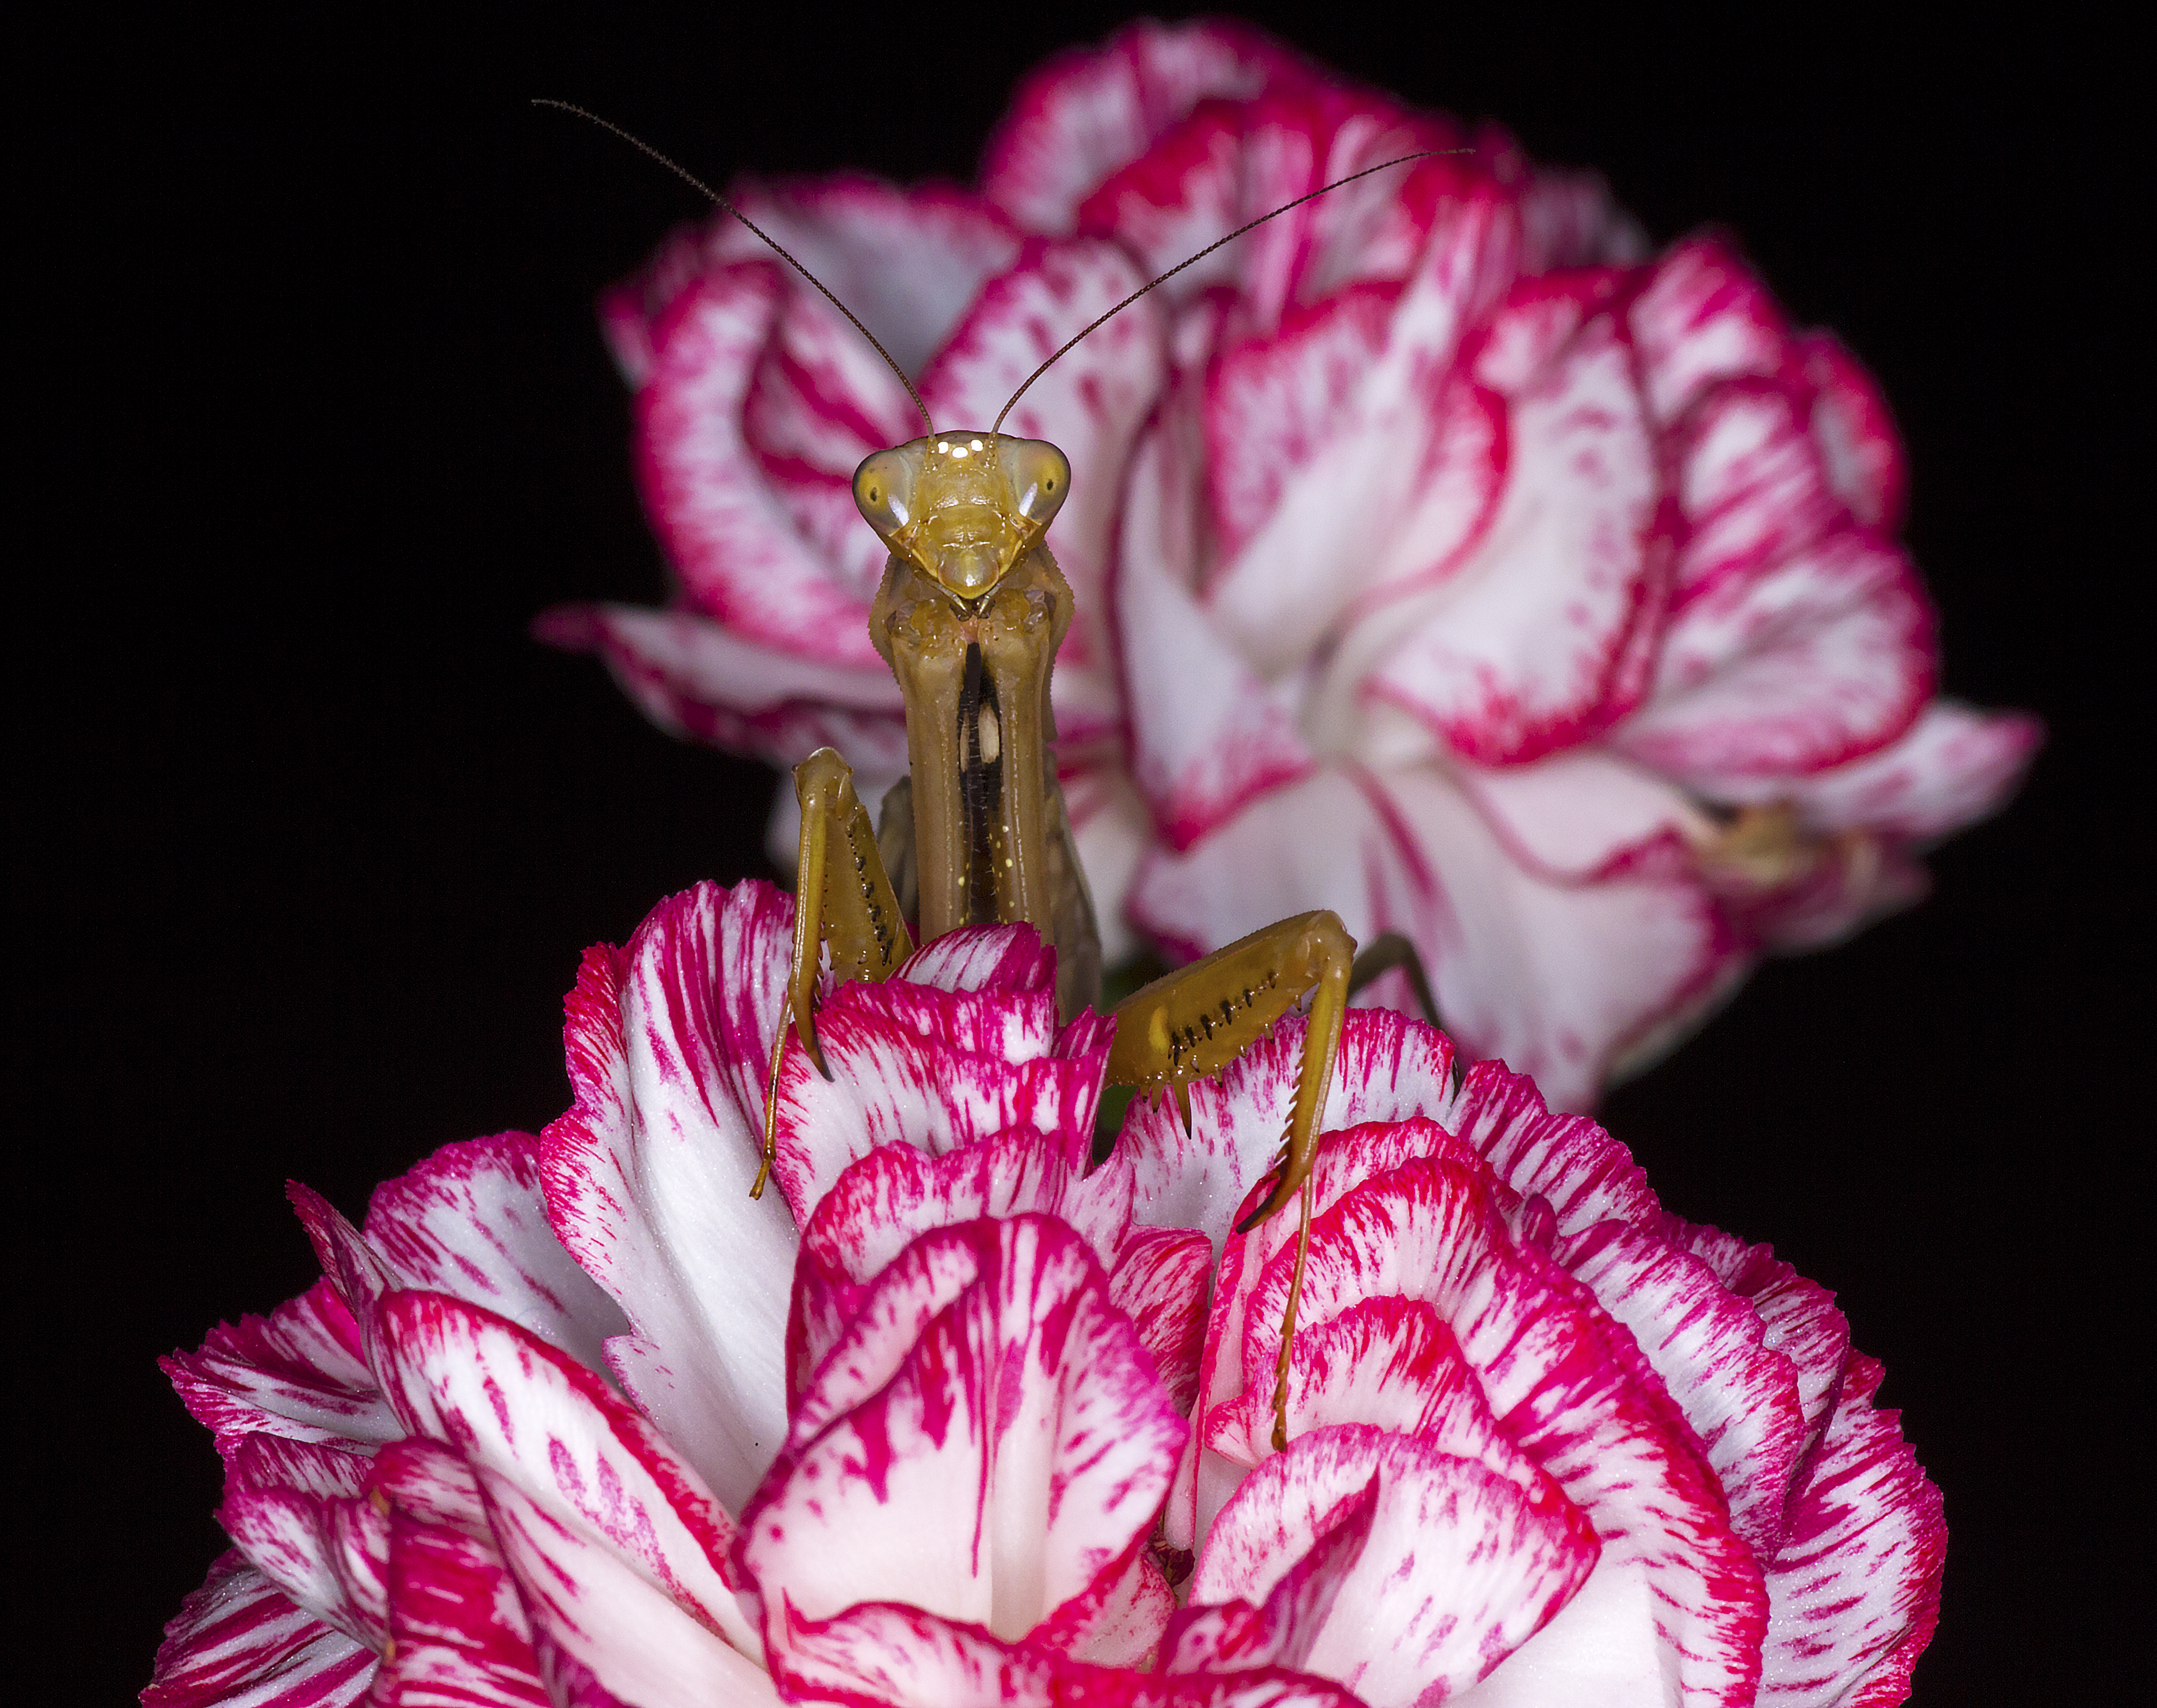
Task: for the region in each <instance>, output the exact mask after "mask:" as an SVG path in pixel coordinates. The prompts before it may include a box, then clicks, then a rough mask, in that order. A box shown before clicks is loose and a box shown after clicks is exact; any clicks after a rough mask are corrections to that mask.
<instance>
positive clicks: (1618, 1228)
mask: <svg viewBox="0 0 2157 1708" xmlns="http://www.w3.org/2000/svg"><path fill="white" fill-rule="evenodd" d="M1557 1257H1558V1260H1559V1261H1560V1262H1561V1263H1563V1264H1564V1265H1565V1267H1566V1268H1567V1269H1568V1271H1569V1272H1570V1273H1572V1274H1573V1276H1574V1278H1577V1279H1578V1280H1581V1281H1583V1282H1585V1283H1587V1284H1588V1289H1589V1290H1590V1291H1592V1292H1593V1294H1595V1298H1596V1302H1597V1303H1598V1304H1600V1305H1601V1306H1602V1307H1603V1309H1604V1310H1605V1311H1607V1312H1609V1314H1610V1316H1611V1318H1612V1319H1613V1320H1614V1321H1617V1322H1620V1323H1623V1324H1624V1325H1625V1326H1626V1328H1628V1329H1629V1330H1631V1331H1632V1335H1633V1339H1634V1342H1635V1343H1636V1344H1637V1345H1639V1346H1640V1351H1641V1353H1642V1355H1643V1356H1645V1358H1646V1359H1647V1361H1648V1362H1649V1364H1650V1366H1652V1367H1653V1368H1654V1370H1655V1374H1656V1375H1657V1376H1660V1377H1661V1378H1662V1380H1663V1386H1664V1387H1665V1389H1666V1390H1667V1391H1668V1392H1669V1394H1670V1396H1671V1398H1672V1399H1674V1400H1676V1402H1677V1403H1678V1406H1679V1407H1680V1409H1681V1410H1682V1411H1683V1412H1684V1413H1685V1416H1686V1422H1688V1423H1690V1424H1691V1425H1692V1428H1693V1433H1695V1434H1696V1435H1697V1436H1698V1437H1699V1438H1700V1443H1701V1446H1702V1447H1703V1448H1706V1449H1707V1458H1708V1463H1709V1464H1712V1466H1714V1468H1715V1473H1716V1475H1717V1477H1719V1478H1720V1479H1722V1489H1723V1493H1724V1494H1725V1495H1726V1496H1727V1497H1728V1500H1729V1502H1730V1523H1731V1527H1732V1529H1733V1530H1735V1531H1737V1535H1738V1536H1739V1538H1740V1539H1741V1540H1742V1541H1743V1542H1744V1543H1745V1545H1746V1546H1748V1547H1749V1548H1751V1549H1752V1550H1753V1553H1754V1555H1755V1556H1758V1557H1759V1558H1761V1559H1768V1558H1770V1557H1772V1556H1773V1553H1774V1551H1775V1546H1776V1545H1777V1543H1778V1542H1779V1541H1781V1539H1782V1535H1783V1522H1784V1503H1785V1502H1786V1501H1787V1500H1788V1499H1789V1494H1790V1489H1791V1485H1792V1483H1793V1481H1794V1479H1795V1477H1796V1475H1797V1470H1798V1464H1799V1455H1800V1454H1801V1453H1803V1452H1804V1447H1805V1416H1804V1410H1803V1408H1802V1407H1800V1405H1799V1399H1798V1381H1797V1371H1796V1368H1795V1366H1794V1365H1793V1364H1792V1363H1791V1362H1790V1361H1789V1359H1788V1358H1786V1357H1784V1356H1783V1355H1782V1354H1781V1353H1779V1352H1778V1351H1776V1350H1774V1349H1773V1347H1772V1346H1769V1345H1768V1344H1767V1331H1766V1329H1765V1328H1764V1326H1763V1324H1762V1323H1761V1320H1760V1317H1759V1314H1758V1312H1756V1311H1755V1310H1754V1309H1753V1308H1752V1307H1751V1306H1750V1305H1749V1304H1747V1303H1746V1301H1745V1300H1744V1299H1742V1298H1741V1297H1739V1296H1738V1295H1737V1294H1734V1293H1732V1292H1730V1291H1729V1290H1728V1289H1726V1288H1725V1287H1724V1286H1723V1284H1722V1282H1721V1281H1720V1280H1719V1279H1718V1278H1717V1276H1716V1274H1715V1273H1714V1271H1713V1270H1712V1269H1711V1268H1709V1267H1708V1266H1707V1264H1706V1263H1703V1262H1702V1261H1701V1259H1700V1258H1696V1257H1694V1256H1693V1255H1692V1254H1691V1253H1688V1252H1686V1251H1683V1250H1681V1249H1680V1248H1678V1247H1676V1246H1675V1245H1673V1244H1671V1242H1669V1241H1667V1240H1665V1239H1662V1238H1660V1237H1657V1236H1656V1235H1655V1234H1654V1233H1651V1232H1645V1231H1644V1230H1642V1229H1640V1228H1636V1227H1627V1226H1626V1225H1625V1224H1624V1223H1623V1222H1603V1223H1601V1224H1599V1225H1598V1226H1597V1227H1593V1228H1590V1229H1589V1230H1588V1232H1586V1233H1584V1234H1583V1235H1582V1236H1581V1237H1579V1238H1578V1239H1576V1240H1573V1241H1570V1242H1567V1243H1566V1244H1565V1245H1563V1246H1562V1247H1561V1248H1559V1249H1558V1252H1557Z"/></svg>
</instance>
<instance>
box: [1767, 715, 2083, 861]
mask: <svg viewBox="0 0 2157 1708" xmlns="http://www.w3.org/2000/svg"><path fill="white" fill-rule="evenodd" d="M2044 739H2045V727H2044V725H2043V724H2042V723H2040V722H2039V721H2038V720H2037V719H2036V718H2032V717H2031V716H2030V715H2029V714H2028V713H2021V712H1979V711H1978V710H1976V709H1975V708H1974V707H1970V706H1967V705H1964V703H1963V702H1961V701H1959V700H1948V699H1942V700H1935V701H1934V702H1933V703H1932V704H1931V705H1929V706H1928V707H1926V708H1925V709H1924V711H1923V713H1921V714H1919V716H1918V720H1917V722H1916V723H1912V725H1911V726H1910V727H1909V728H1907V730H1905V731H1904V732H1903V733H1902V736H1901V738H1899V739H1897V740H1896V741H1892V742H1890V743H1888V744H1887V746H1886V747H1884V748H1882V749H1879V750H1878V751H1877V752H1875V753H1871V754H1866V755H1865V756H1864V757H1863V758H1862V759H1853V760H1851V762H1850V763H1849V764H1843V765H1837V766H1835V767H1834V768H1832V769H1829V770H1825V771H1817V772H1815V773H1814V774H1812V775H1811V776H1809V777H1799V778H1792V779H1788V780H1787V781H1786V782H1785V783H1784V785H1783V788H1782V795H1783V796H1784V798H1788V799H1790V800H1795V801H1796V802H1797V803H1798V806H1799V810H1800V811H1801V812H1802V813H1803V814H1804V818H1805V821H1806V822H1807V823H1809V824H1811V825H1815V826H1819V827H1820V829H1822V830H1830V831H1834V830H1843V829H1846V828H1851V827H1861V828H1863V829H1866V830H1869V831H1879V832H1883V833H1885V834H1887V835H1889V836H1907V837H1908V838H1910V839H1911V840H1912V841H1917V842H1921V843H1922V842H1930V841H1934V840H1936V839H1938V837H1941V836H1946V835H1948V834H1949V832H1950V831H1959V830H1960V829H1961V828H1962V827H1963V826H1965V825H1969V824H1974V823H1976V822H1977V821H1979V819H1982V818H1987V817H1990V815H1992V814H1994V813H1995V812H1997V811H1999V810H2000V808H2001V807H2002V806H2004V805H2006V804H2007V800H2008V798H2009V797H2010V795H2013V794H2014V792H2015V789H2016V788H2017V787H2018V786H2020V785H2021V781H2022V774H2023V773H2024V772H2025V771H2026V769H2028V768H2029V764H2030V761H2031V759H2033V758H2035V757H2036V752H2037V749H2038V748H2039V747H2040V746H2041V744H2042V743H2043V742H2044Z"/></svg>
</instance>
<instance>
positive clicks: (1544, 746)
mask: <svg viewBox="0 0 2157 1708" xmlns="http://www.w3.org/2000/svg"><path fill="white" fill-rule="evenodd" d="M1505 334H1506V327H1505V325H1504V323H1503V322H1501V323H1500V324H1499V326H1498V327H1496V328H1495V329H1494V331H1493V332H1492V334H1491V336H1492V338H1493V340H1494V342H1497V341H1499V340H1501V339H1502V338H1503V337H1504V336H1505ZM1632 361H1633V358H1632V352H1630V350H1629V349H1628V348H1627V347H1626V346H1625V344H1624V341H1623V339H1622V338H1621V337H1619V334H1618V332H1617V330H1616V327H1614V323H1613V322H1612V321H1611V319H1610V318H1609V316H1597V317H1596V318H1593V319H1592V320H1590V321H1588V323H1587V324H1586V325H1585V326H1583V327H1581V328H1580V329H1579V330H1578V332H1576V333H1575V334H1574V336H1573V338H1572V339H1571V340H1570V341H1569V342H1568V343H1567V345H1566V346H1565V347H1564V348H1563V349H1562V352H1558V353H1557V355H1556V356H1555V357H1554V358H1552V360H1551V361H1550V363H1548V365H1547V366H1546V367H1543V368H1540V370H1539V371H1537V372H1535V373H1532V375H1529V376H1526V377H1525V378H1524V379H1523V380H1522V381H1521V382H1518V383H1515V384H1514V385H1512V386H1511V387H1509V388H1507V396H1506V405H1507V407H1506V427H1507V431H1508V435H1509V443H1508V445H1507V447H1506V452H1505V460H1506V487H1505V491H1504V494H1503V496H1501V498H1500V500H1499V505H1498V511H1497V514H1496V515H1495V517H1493V518H1492V519H1491V521H1490V523H1489V525H1488V527H1486V528H1485V530H1484V532H1483V533H1482V535H1481V538H1480V540H1479V541H1478V542H1477V543H1476V544H1475V547H1474V548H1471V549H1470V551H1469V552H1468V553H1466V554H1465V556H1464V557H1463V558H1461V559H1460V560H1459V563H1457V564H1456V566H1455V567H1454V568H1453V569H1452V571H1451V573H1450V574H1448V575H1447V576H1446V578H1445V579H1444V582H1443V583H1442V584H1441V585H1440V586H1439V588H1438V589H1436V590H1435V591H1434V592H1432V593H1430V594H1424V595H1423V596H1422V597H1420V598H1419V599H1417V600H1416V601H1415V602H1414V606H1415V608H1414V609H1413V611H1412V612H1411V611H1409V610H1405V609H1403V607H1400V606H1388V607H1385V608H1382V610H1380V612H1379V613H1377V615H1375V616H1373V617H1372V618H1371V619H1369V620H1371V621H1374V622H1377V623H1381V624H1387V625H1403V624H1412V625H1413V633H1412V638H1410V639H1408V640H1407V641H1406V643H1405V644H1404V645H1403V646H1400V647H1399V648H1398V651H1395V652H1394V653H1393V655H1392V656H1391V657H1389V658H1387V660H1386V661H1385V662H1384V663H1383V664H1382V665H1381V666H1379V668H1378V669H1377V671H1375V672H1374V674H1373V676H1372V689H1371V691H1372V692H1375V693H1378V694H1382V695H1383V696H1385V697H1387V698H1388V699H1391V700H1393V701H1394V702H1397V703H1398V704H1400V705H1403V706H1405V707H1408V709H1410V710H1411V711H1413V712H1414V713H1416V714H1417V715H1418V717H1420V718H1424V719H1425V720H1427V721H1428V722H1429V723H1430V725H1431V727H1432V728H1434V729H1435V730H1437V731H1438V732H1439V733H1440V734H1442V735H1443V736H1444V738H1446V740H1447V741H1448V742H1449V743H1451V744H1452V746H1453V748H1454V750H1455V751H1456V752H1458V753H1459V754H1461V755H1462V756H1464V757H1465V758H1467V759H1473V760H1475V761H1476V762H1478V763H1480V764H1517V763H1520V762H1521V761H1522V760H1526V759H1537V758H1540V757H1542V755H1543V754H1547V753H1549V752H1551V751H1552V750H1553V749H1557V748H1561V747H1565V746H1570V745H1572V744H1573V743H1577V742H1578V741H1581V740H1582V739H1583V738H1587V737H1588V736H1592V735H1593V734H1594V733H1597V732H1598V730H1599V729H1601V728H1604V726H1606V725H1607V724H1608V723H1609V722H1610V721H1612V720H1613V719H1614V718H1616V717H1618V716H1619V715H1621V714H1622V713H1624V711H1625V710H1627V709H1628V707H1629V705H1630V703H1631V702H1632V701H1633V700H1634V697H1637V695H1638V694H1639V692H1640V687H1641V684H1642V680H1643V677H1644V676H1645V666H1646V664H1647V661H1648V659H1647V654H1646V651H1645V644H1646V642H1647V641H1648V640H1649V639H1650V636H1651V635H1652V628H1653V625H1654V624H1655V620H1656V618H1657V616H1658V615H1659V606H1660V599H1661V597H1662V578H1663V577H1664V575H1665V574H1666V573H1667V566H1666V563H1665V548H1664V544H1663V543H1662V541H1661V539H1660V537H1659V535H1658V533H1657V506H1658V502H1659V498H1660V492H1659V479H1658V471H1657V468H1656V466H1655V445H1654V442H1653V438H1652V435H1651V433H1650V429H1649V425H1648V423H1647V421H1646V419H1645V416H1644V413H1643V410H1642V407H1641V400H1640V391H1639V387H1638V383H1637V382H1636V381H1635V379H1634V372H1633V365H1632ZM1396 632H1398V629H1396Z"/></svg>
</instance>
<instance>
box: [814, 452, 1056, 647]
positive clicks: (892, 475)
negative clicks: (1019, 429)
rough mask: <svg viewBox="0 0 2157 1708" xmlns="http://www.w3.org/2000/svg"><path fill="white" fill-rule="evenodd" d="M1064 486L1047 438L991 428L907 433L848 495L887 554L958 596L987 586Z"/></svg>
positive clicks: (1018, 554) (1043, 520) (991, 587)
mask: <svg viewBox="0 0 2157 1708" xmlns="http://www.w3.org/2000/svg"><path fill="white" fill-rule="evenodd" d="M1070 490H1071V465H1070V464H1069V463H1068V461H1066V460H1065V459H1064V455H1063V452H1062V451H1060V450H1058V449H1057V448H1056V447H1055V446H1054V445H1051V444H1049V443H1048V440H1045V439H1012V438H1009V437H1006V436H1005V435H1000V434H996V433H993V432H991V433H973V432H960V433H938V434H934V435H931V436H929V438H926V439H916V440H910V441H909V442H908V443H907V444H904V445H898V446H896V447H895V448H893V450H880V451H878V452H877V454H876V455H874V456H872V457H870V458H868V459H867V460H866V461H864V462H863V463H862V466H860V467H859V468H858V469H857V470H855V471H854V502H855V504H856V505H857V506H858V507H860V510H861V512H862V517H863V518H864V519H865V520H866V521H867V523H868V525H869V526H870V527H873V528H874V529H875V530H876V531H877V534H878V538H881V539H882V540H883V543H884V544H885V545H887V546H888V547H889V548H891V553H892V555H893V557H894V558H899V559H901V560H902V561H903V562H905V563H908V564H909V565H911V566H912V567H913V568H915V569H918V570H919V571H920V572H921V574H924V575H925V576H927V577H928V578H929V580H931V581H932V582H934V583H935V584H936V585H937V586H939V587H940V588H942V589H944V591H945V592H946V593H948V594H950V595H951V597H952V598H953V599H955V600H959V601H960V602H962V603H965V604H972V603H975V602H976V601H979V600H981V599H986V598H987V597H988V596H989V594H991V593H993V592H995V591H996V588H997V586H998V585H999V584H1001V582H1002V581H1003V579H1004V578H1005V577H1006V575H1008V574H1011V572H1012V568H1013V567H1014V566H1015V565H1017V563H1018V562H1019V560H1020V559H1021V558H1024V557H1025V555H1026V554H1027V551H1028V550H1029V549H1031V548H1032V547H1033V545H1034V544H1035V543H1037V542H1038V541H1039V539H1040V538H1041V536H1042V531H1043V530H1045V529H1046V528H1047V527H1048V523H1049V519H1050V518H1051V517H1053V516H1054V515H1055V514H1056V512H1057V511H1058V509H1059V508H1060V507H1062V505H1063V496H1064V494H1065V493H1067V492H1068V491H1070Z"/></svg>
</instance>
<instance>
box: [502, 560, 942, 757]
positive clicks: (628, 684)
mask: <svg viewBox="0 0 2157 1708" xmlns="http://www.w3.org/2000/svg"><path fill="white" fill-rule="evenodd" d="M856 525H857V526H859V523H858V521H857V523H856ZM533 630H534V632H535V633H536V634H537V635H538V637H539V638H540V639H541V640H544V641H546V642H547V643H548V645H549V646H559V647H562V648H564V650H565V651H573V652H596V653H598V654H599V655H600V656H601V657H602V658H604V659H605V661H606V665H607V668H608V669H609V670H610V671H612V672H613V673H614V678H615V681H616V682H619V683H620V684H621V687H622V689H623V692H625V693H627V694H628V696H629V697H631V699H632V700H634V701H636V703H637V704H638V705H639V706H641V707H643V708H644V713H645V715H646V717H647V718H651V721H652V722H653V723H656V724H657V725H658V726H659V727H660V728H662V729H664V730H667V731H669V732H671V733H673V734H676V735H681V736H687V737H688V738H691V739H692V740H696V741H701V742H708V743H711V744H712V745H713V746H714V747H723V748H728V749H734V750H736V751H740V752H747V753H753V754H756V755H757V756H758V757H759V758H761V759H768V760H770V762H771V763H772V764H779V765H791V764H799V763H800V762H801V760H803V759H806V758H807V757H808V756H809V755H810V754H811V753H813V752H815V751H816V749H818V748H820V747H836V748H837V749H840V751H842V753H844V754H846V755H847V760H848V762H849V763H850V764H852V765H853V766H854V767H855V769H856V770H857V771H858V772H861V773H862V774H864V775H865V776H867V777H871V778H882V779H887V780H888V779H891V778H894V777H897V776H898V775H899V774H902V773H903V772H904V770H905V769H906V725H905V722H904V715H903V706H902V703H901V702H900V699H899V694H898V683H897V682H895V681H893V678H892V674H891V672H890V671H888V669H886V668H885V667H884V666H883V661H881V660H876V661H873V664H872V665H862V664H845V663H833V662H831V661H826V660H824V659H821V658H811V657H805V656H802V655H801V654H800V653H797V652H789V651H782V650H781V649H780V648H778V647H775V646H764V645H760V644H759V643H758V642H756V641H754V640H748V639H746V638H744V636H742V635H738V634H736V633H734V631H732V630H728V629H727V628H725V627H723V626H722V625H719V624H718V623H714V622H713V621H712V620H710V619H709V618H707V617H703V616H699V615H698V614H697V613H695V612H694V611H689V610H644V609H642V608H641V607H639V606H635V605H616V604H584V605H557V606H555V607H554V608H553V610H549V611H547V612H545V613H543V615H541V616H540V617H539V619H538V621H537V622H536V623H535V624H534V625H533ZM870 786H872V785H868V784H866V783H865V784H864V785H863V792H864V794H865V795H866V794H867V791H868V789H869V788H870Z"/></svg>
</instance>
